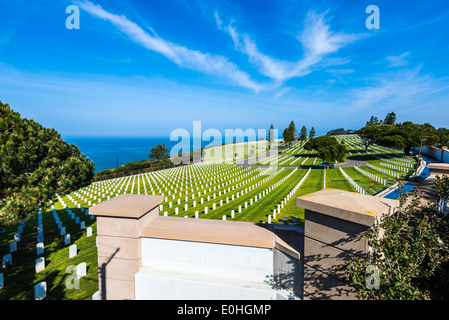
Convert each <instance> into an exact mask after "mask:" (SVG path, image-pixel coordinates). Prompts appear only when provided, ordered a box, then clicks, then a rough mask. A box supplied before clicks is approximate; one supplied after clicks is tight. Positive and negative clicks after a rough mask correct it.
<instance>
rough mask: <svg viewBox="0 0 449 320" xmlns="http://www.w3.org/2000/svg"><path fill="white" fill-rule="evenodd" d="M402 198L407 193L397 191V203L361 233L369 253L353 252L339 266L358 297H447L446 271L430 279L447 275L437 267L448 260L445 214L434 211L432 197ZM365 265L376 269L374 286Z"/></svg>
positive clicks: (447, 229)
mask: <svg viewBox="0 0 449 320" xmlns="http://www.w3.org/2000/svg"><path fill="white" fill-rule="evenodd" d="M401 189H402V186H401ZM406 200H407V196H406V195H405V194H401V196H400V201H399V202H400V206H399V209H398V210H397V211H396V212H394V213H393V214H391V215H389V214H384V215H382V217H381V219H380V222H379V224H378V225H377V226H374V227H372V228H371V229H369V230H368V231H367V233H366V234H365V236H364V237H365V238H366V239H367V241H368V245H369V246H370V248H371V250H372V252H371V254H370V257H369V259H363V258H361V257H357V258H355V257H354V258H352V259H350V260H346V261H345V264H343V265H342V266H341V267H340V270H342V271H343V272H344V276H343V278H344V279H345V280H346V282H347V284H349V285H352V286H354V287H355V288H356V289H357V296H358V297H359V298H362V299H386V300H398V299H426V300H427V299H431V298H437V299H439V298H442V297H444V298H445V299H447V298H448V297H449V296H448V292H449V281H448V277H446V278H445V280H443V279H442V278H440V279H439V280H440V281H439V282H438V283H437V284H436V281H435V276H436V275H441V274H444V273H446V275H447V271H444V269H443V268H444V266H445V264H447V263H448V261H449V246H448V244H449V242H448V237H447V235H448V231H449V228H448V218H447V217H444V216H443V215H442V214H438V213H437V212H436V210H435V209H436V203H435V202H428V203H427V204H426V205H424V206H419V202H420V197H419V195H417V194H415V195H413V196H412V197H411V199H410V201H409V203H408V204H407V205H405V203H406ZM369 267H371V268H373V267H374V268H377V270H378V282H377V286H373V285H375V284H376V282H374V283H373V281H372V280H373V278H372V276H373V275H374V273H371V272H369V270H370V269H369ZM442 280H443V282H442ZM444 281H445V282H444ZM442 295H443V296H442ZM444 295H445V296H444Z"/></svg>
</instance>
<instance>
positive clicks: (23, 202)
mask: <svg viewBox="0 0 449 320" xmlns="http://www.w3.org/2000/svg"><path fill="white" fill-rule="evenodd" d="M0 159H1V162H0V225H6V224H9V223H13V222H16V221H18V220H22V219H24V218H25V217H26V216H27V215H32V214H34V213H37V212H38V210H39V209H40V208H42V209H43V210H45V209H46V208H47V207H48V205H49V204H48V201H49V200H51V199H53V198H54V197H55V193H58V194H60V195H65V194H67V193H70V192H72V191H75V190H78V189H79V188H82V187H85V186H87V185H89V184H90V182H91V180H92V178H93V175H94V174H93V171H94V168H95V166H94V163H93V162H92V161H90V160H89V159H88V158H86V157H85V156H84V155H83V154H81V152H80V149H79V148H78V147H77V146H76V145H73V144H68V143H67V142H65V141H64V140H62V139H61V136H60V134H59V133H58V132H57V131H56V130H54V129H48V128H45V127H43V126H42V125H41V124H39V123H37V122H36V121H34V120H29V119H26V118H23V117H21V115H20V114H19V113H18V112H15V111H14V110H12V109H11V108H10V106H9V105H8V104H3V103H1V102H0Z"/></svg>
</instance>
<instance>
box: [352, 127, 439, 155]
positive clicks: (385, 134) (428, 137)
mask: <svg viewBox="0 0 449 320" xmlns="http://www.w3.org/2000/svg"><path fill="white" fill-rule="evenodd" d="M358 133H359V135H360V137H361V139H362V141H363V145H364V146H365V151H367V150H368V147H369V146H370V145H372V144H374V143H376V144H379V145H381V146H384V147H390V148H397V149H403V150H404V152H405V154H408V153H409V152H410V150H411V148H412V147H418V146H420V145H421V144H422V145H431V144H434V143H436V142H438V140H439V139H438V135H437V132H436V129H435V128H434V127H433V126H431V125H430V124H428V123H425V124H422V125H421V124H415V123H412V122H404V123H401V124H397V125H391V124H377V125H370V126H366V127H364V128H362V129H360V130H359V132H358Z"/></svg>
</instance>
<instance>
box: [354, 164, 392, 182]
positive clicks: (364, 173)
mask: <svg viewBox="0 0 449 320" xmlns="http://www.w3.org/2000/svg"><path fill="white" fill-rule="evenodd" d="M354 169H355V170H357V171H359V172H360V173H361V174H363V175H365V176H367V177H368V178H370V179H371V180H374V181H376V182H378V183H381V184H383V185H384V186H385V185H387V180H386V179H383V178H381V177H378V176H376V175H375V174H372V173H370V172H366V171H365V170H363V169H362V168H359V167H358V166H354Z"/></svg>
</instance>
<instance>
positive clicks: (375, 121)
mask: <svg viewBox="0 0 449 320" xmlns="http://www.w3.org/2000/svg"><path fill="white" fill-rule="evenodd" d="M376 124H382V121H379V119H377V117H375V116H371V118H370V119H369V121H368V122H366V127H368V126H374V125H376Z"/></svg>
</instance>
